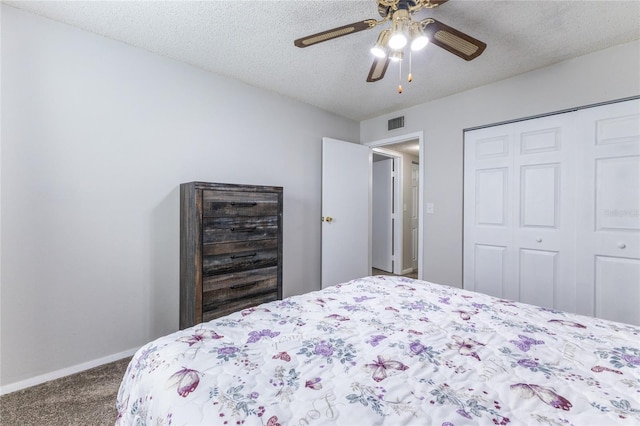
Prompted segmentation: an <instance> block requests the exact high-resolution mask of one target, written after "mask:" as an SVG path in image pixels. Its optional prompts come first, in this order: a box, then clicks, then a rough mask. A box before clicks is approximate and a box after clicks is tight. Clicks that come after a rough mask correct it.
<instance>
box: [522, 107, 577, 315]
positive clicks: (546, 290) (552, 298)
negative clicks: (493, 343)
mask: <svg viewBox="0 0 640 426" xmlns="http://www.w3.org/2000/svg"><path fill="white" fill-rule="evenodd" d="M575 133H576V131H575V122H574V120H573V119H572V117H571V115H570V114H560V115H554V116H550V117H543V118H538V119H535V120H527V121H522V122H519V123H515V124H514V140H515V141H516V143H515V155H514V162H513V167H514V174H515V178H516V179H517V183H518V184H517V186H516V191H515V197H516V200H517V204H516V206H517V207H516V212H515V213H516V217H517V219H516V221H515V226H514V228H513V235H514V237H513V238H514V243H513V244H514V246H515V247H516V248H517V249H518V251H519V255H518V256H517V258H516V265H515V266H514V268H515V269H516V270H517V271H518V276H517V281H516V282H515V283H514V286H516V287H517V290H518V292H517V297H518V300H521V301H523V302H526V303H532V304H535V305H539V306H543V307H546V308H550V309H561V310H566V311H575V285H574V277H573V274H574V261H573V256H572V253H573V250H574V244H575V228H574V220H573V216H574V215H575V211H574V202H572V200H571V197H572V194H573V192H574V180H573V174H574V173H575V172H574V169H573V162H572V158H571V148H572V147H571V143H570V142H571V141H572V140H573V139H575Z"/></svg>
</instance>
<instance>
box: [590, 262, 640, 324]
mask: <svg viewBox="0 0 640 426" xmlns="http://www.w3.org/2000/svg"><path fill="white" fill-rule="evenodd" d="M594 281H595V291H596V295H595V296H596V297H595V316H597V317H599V318H607V319H611V320H614V321H620V322H625V323H629V324H640V309H638V306H640V260H638V259H628V258H623V257H619V256H616V257H613V256H612V257H609V256H596V258H595V280H594Z"/></svg>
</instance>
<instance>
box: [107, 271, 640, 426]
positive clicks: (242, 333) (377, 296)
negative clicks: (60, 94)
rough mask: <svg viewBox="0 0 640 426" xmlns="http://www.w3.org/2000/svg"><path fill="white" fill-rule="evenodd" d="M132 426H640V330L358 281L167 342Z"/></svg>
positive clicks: (131, 388) (124, 391)
mask: <svg viewBox="0 0 640 426" xmlns="http://www.w3.org/2000/svg"><path fill="white" fill-rule="evenodd" d="M117 409H118V419H117V424H118V425H240V424H242V425H268V426H277V425H329V424H330V425H439V426H440V425H442V426H451V425H471V424H483V425H484V424H499V425H506V424H515V425H521V424H543V425H572V424H574V425H590V424H592V425H609V424H629V425H631V424H638V423H639V422H640V328H638V327H635V326H631V325H626V324H621V323H614V322H610V321H606V320H602V319H597V318H591V317H585V316H579V315H574V314H569V313H565V312H560V311H554V310H549V309H545V308H540V307H536V306H531V305H526V304H522V303H516V302H512V301H508V300H502V299H497V298H493V297H490V296H487V295H483V294H479V293H472V292H469V291H465V290H461V289H457V288H452V287H447V286H443V285H438V284H432V283H428V282H425V281H418V280H412V279H408V278H403V277H391V276H376V277H366V278H362V279H357V280H354V281H350V282H348V283H344V284H341V285H337V286H334V287H330V288H327V289H324V290H321V291H317V292H311V293H307V294H303V295H299V296H294V297H289V298H287V299H284V300H281V301H274V302H270V303H266V304H263V305H260V306H258V307H255V308H251V309H247V310H243V311H240V312H236V313H233V314H231V315H228V316H226V317H222V318H219V319H215V320H213V321H211V322H208V323H203V324H199V325H197V326H195V327H192V328H188V329H185V330H181V331H178V332H176V333H173V334H170V335H167V336H164V337H161V338H159V339H157V340H155V341H153V342H150V343H148V344H146V345H145V346H143V347H142V348H140V349H139V350H138V351H137V353H136V354H135V356H134V357H133V359H132V360H131V362H130V364H129V367H128V369H127V371H126V374H125V376H124V378H123V381H122V384H121V386H120V390H119V393H118V398H117Z"/></svg>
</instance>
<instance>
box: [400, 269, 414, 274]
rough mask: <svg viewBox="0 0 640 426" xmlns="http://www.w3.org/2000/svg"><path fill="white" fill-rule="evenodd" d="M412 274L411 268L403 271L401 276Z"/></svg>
mask: <svg viewBox="0 0 640 426" xmlns="http://www.w3.org/2000/svg"><path fill="white" fill-rule="evenodd" d="M412 272H413V268H408V269H403V270H402V275H406V274H410V273H412Z"/></svg>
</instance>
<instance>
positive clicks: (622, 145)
mask: <svg viewBox="0 0 640 426" xmlns="http://www.w3.org/2000/svg"><path fill="white" fill-rule="evenodd" d="M578 114H579V115H580V119H581V122H583V123H586V124H585V125H584V126H582V130H583V133H582V135H581V140H580V149H579V152H577V153H579V154H580V161H581V163H582V164H583V167H584V173H582V174H581V177H580V179H581V181H582V182H581V184H580V187H581V198H582V200H583V201H582V203H581V204H580V206H579V207H578V209H579V214H578V216H577V219H578V221H577V225H578V244H577V259H576V260H577V285H578V290H577V296H578V312H580V313H584V314H587V315H595V316H597V317H602V318H607V319H611V320H614V321H621V322H626V323H632V324H640V101H638V100H634V101H627V102H621V103H617V104H611V105H605V106H602V107H597V108H589V109H585V110H582V111H579V113H578Z"/></svg>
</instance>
